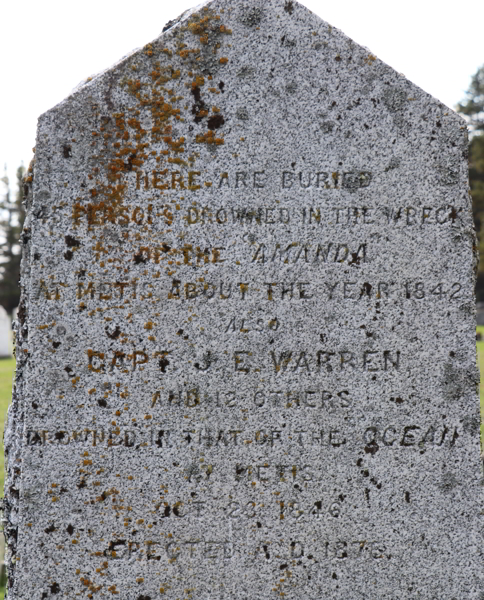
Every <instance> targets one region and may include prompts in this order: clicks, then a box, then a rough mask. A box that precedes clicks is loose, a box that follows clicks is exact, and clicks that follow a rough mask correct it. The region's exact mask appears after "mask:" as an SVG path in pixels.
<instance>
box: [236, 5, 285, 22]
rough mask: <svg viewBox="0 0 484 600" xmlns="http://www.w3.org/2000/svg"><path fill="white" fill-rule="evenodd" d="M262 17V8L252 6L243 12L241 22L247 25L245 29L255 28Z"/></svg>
mask: <svg viewBox="0 0 484 600" xmlns="http://www.w3.org/2000/svg"><path fill="white" fill-rule="evenodd" d="M291 4H292V2H291ZM262 16H263V10H262V8H260V7H258V6H254V7H252V8H248V9H247V10H245V11H244V13H243V15H242V18H241V21H242V23H243V24H244V25H247V27H257V25H259V23H260V22H261V21H262Z"/></svg>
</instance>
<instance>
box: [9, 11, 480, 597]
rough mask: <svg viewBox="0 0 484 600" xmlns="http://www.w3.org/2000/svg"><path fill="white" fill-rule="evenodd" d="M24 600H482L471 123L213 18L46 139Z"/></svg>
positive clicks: (30, 253) (303, 38)
mask: <svg viewBox="0 0 484 600" xmlns="http://www.w3.org/2000/svg"><path fill="white" fill-rule="evenodd" d="M35 156H36V157H35V163H34V165H33V167H32V169H31V170H30V172H29V177H28V195H27V202H28V217H27V221H26V225H25V230H24V234H23V244H24V257H23V263H22V302H21V306H20V310H19V314H18V326H17V344H18V345H17V357H18V361H19V368H18V373H17V382H16V390H15V394H14V401H13V405H12V407H11V409H10V412H9V422H8V431H7V439H6V447H7V451H8V482H7V485H6V497H7V499H6V505H5V507H6V518H7V523H6V531H7V536H8V541H9V547H10V558H9V582H10V592H9V594H10V595H9V598H11V599H13V600H20V599H22V600H24V599H25V600H27V599H28V600H44V599H48V598H51V597H56V598H61V597H64V598H69V599H72V598H77V597H82V598H86V597H87V598H103V597H105V598H116V597H118V598H120V599H122V600H154V599H157V598H166V599H167V600H178V599H180V600H181V599H187V600H188V599H193V600H209V599H210V600H222V599H233V600H245V599H249V598H251V599H252V598H253V599H260V600H267V599H268V598H286V599H294V600H295V599H298V600H320V599H322V598H328V599H331V600H396V599H399V600H400V599H408V600H410V599H412V600H413V599H420V600H471V599H472V600H482V598H483V594H484V587H483V583H482V579H481V578H480V577H481V575H482V573H481V569H482V555H479V551H480V548H482V539H481V538H480V534H479V529H478V522H477V521H478V515H479V512H480V509H479V494H480V491H479V490H480V487H479V484H480V477H481V475H480V465H479V422H480V419H479V406H478V399H477V391H476V387H477V383H478V372H477V369H476V350H475V329H474V326H475V308H474V296H473V286H474V269H475V264H476V257H475V248H474V243H475V237H474V231H473V225H472V215H471V203H470V198H469V194H468V184H467V162H466V156H467V133H466V126H465V123H464V121H463V120H462V119H461V118H460V117H459V116H457V115H456V114H455V113H454V112H452V111H451V110H450V109H448V108H447V107H445V106H443V105H442V104H441V103H439V102H438V101H437V100H435V99H434V98H432V97H430V96H429V95H427V94H426V93H425V92H423V91H422V90H421V89H419V88H417V87H416V86H415V85H413V84H412V83H410V82H409V81H407V80H406V79H405V78H404V77H403V76H402V75H400V74H398V73H396V72H395V71H393V70H392V69H391V68H390V67H388V66H387V65H386V64H384V63H382V62H381V61H380V60H378V59H377V58H376V57H375V56H374V55H372V54H371V53H370V52H369V51H368V50H366V49H364V48H361V47H359V46H358V45H356V44H355V43H354V42H353V41H352V40H350V39H348V38H347V37H346V36H345V35H343V34H342V33H341V32H340V31H338V30H336V29H334V28H333V27H331V26H330V25H328V24H327V23H325V22H324V21H321V20H320V19H319V18H318V17H316V16H315V15H313V14H312V13H311V12H309V11H308V10H306V9H305V8H304V7H302V6H301V5H299V4H298V3H296V2H292V1H290V2H289V1H286V2H284V1H282V0H265V1H264V2H262V1H261V2H257V1H251V2H245V1H235V0H215V1H214V2H209V3H207V4H205V5H202V6H201V7H198V8H197V9H196V10H194V11H189V12H188V13H185V14H184V15H183V16H182V17H181V18H180V19H179V20H177V21H176V22H173V23H170V24H169V26H168V27H167V28H165V31H164V33H163V34H162V35H161V37H160V38H158V39H157V40H155V41H154V42H152V43H151V44H148V45H147V46H145V47H144V48H143V49H141V50H139V51H137V52H135V53H133V54H131V55H129V56H128V57H126V58H125V59H123V60H122V61H121V62H120V63H118V64H117V65H115V66H114V67H113V68H112V69H110V70H109V71H106V72H104V73H102V74H101V75H99V76H97V77H95V78H93V79H92V80H90V81H87V82H86V83H85V84H84V85H82V86H80V87H79V88H78V89H77V90H76V91H75V92H74V93H73V94H72V95H71V96H70V97H69V98H67V99H66V100H65V101H64V102H62V103H61V104H59V105H58V106H56V107H55V108H53V109H52V110H50V111H49V112H47V113H45V114H44V115H42V116H41V118H40V121H39V130H38V140H37V146H36V155H35Z"/></svg>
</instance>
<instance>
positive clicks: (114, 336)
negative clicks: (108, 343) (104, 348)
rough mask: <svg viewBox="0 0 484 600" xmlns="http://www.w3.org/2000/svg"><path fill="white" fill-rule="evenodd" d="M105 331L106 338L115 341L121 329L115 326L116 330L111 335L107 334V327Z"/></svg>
mask: <svg viewBox="0 0 484 600" xmlns="http://www.w3.org/2000/svg"><path fill="white" fill-rule="evenodd" d="M105 331H106V335H107V336H108V338H110V339H112V340H115V339H116V338H118V337H119V336H120V334H121V329H120V328H119V325H116V329H115V330H114V331H113V332H112V333H109V327H106V329H105Z"/></svg>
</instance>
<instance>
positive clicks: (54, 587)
mask: <svg viewBox="0 0 484 600" xmlns="http://www.w3.org/2000/svg"><path fill="white" fill-rule="evenodd" d="M59 592H60V586H59V584H58V583H53V584H52V585H51V586H50V593H51V594H58V593H59Z"/></svg>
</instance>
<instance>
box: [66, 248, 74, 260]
mask: <svg viewBox="0 0 484 600" xmlns="http://www.w3.org/2000/svg"><path fill="white" fill-rule="evenodd" d="M73 256H74V253H73V252H72V250H67V252H64V258H65V259H66V260H72V257H73Z"/></svg>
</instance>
